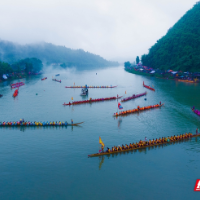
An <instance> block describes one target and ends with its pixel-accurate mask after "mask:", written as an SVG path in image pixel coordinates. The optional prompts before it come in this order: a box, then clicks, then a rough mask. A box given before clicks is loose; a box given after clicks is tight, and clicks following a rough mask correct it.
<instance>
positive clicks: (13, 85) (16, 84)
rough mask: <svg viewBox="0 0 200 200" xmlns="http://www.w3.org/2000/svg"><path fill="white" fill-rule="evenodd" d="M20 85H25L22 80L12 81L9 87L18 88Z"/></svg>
mask: <svg viewBox="0 0 200 200" xmlns="http://www.w3.org/2000/svg"><path fill="white" fill-rule="evenodd" d="M22 85H25V83H24V82H19V83H13V84H11V85H10V87H11V88H18V87H20V86H22Z"/></svg>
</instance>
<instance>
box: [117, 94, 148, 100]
mask: <svg viewBox="0 0 200 200" xmlns="http://www.w3.org/2000/svg"><path fill="white" fill-rule="evenodd" d="M146 94H147V92H144V93H141V94H137V95H135V94H134V95H132V96H131V97H127V98H124V99H122V100H121V102H124V101H129V100H131V99H135V98H138V97H141V96H144V95H146Z"/></svg>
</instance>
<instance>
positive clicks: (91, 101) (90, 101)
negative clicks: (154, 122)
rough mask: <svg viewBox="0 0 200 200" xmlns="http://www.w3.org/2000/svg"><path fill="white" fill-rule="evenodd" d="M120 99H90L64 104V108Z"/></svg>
mask: <svg viewBox="0 0 200 200" xmlns="http://www.w3.org/2000/svg"><path fill="white" fill-rule="evenodd" d="M121 97H122V96H120V97H106V98H99V99H92V98H90V99H89V100H84V101H72V103H70V102H69V103H64V104H63V105H64V106H70V105H77V104H83V103H93V102H100V101H108V100H115V99H120V98H121Z"/></svg>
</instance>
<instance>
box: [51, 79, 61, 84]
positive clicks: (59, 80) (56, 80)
mask: <svg viewBox="0 0 200 200" xmlns="http://www.w3.org/2000/svg"><path fill="white" fill-rule="evenodd" d="M52 81H57V82H60V83H61V80H57V79H52Z"/></svg>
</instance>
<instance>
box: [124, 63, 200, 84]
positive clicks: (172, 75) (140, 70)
mask: <svg viewBox="0 0 200 200" xmlns="http://www.w3.org/2000/svg"><path fill="white" fill-rule="evenodd" d="M127 63H128V64H127ZM124 68H125V70H126V71H127V72H129V73H132V74H137V75H145V76H150V77H156V78H161V79H169V80H177V81H180V82H188V83H199V82H200V72H193V73H192V72H182V71H173V70H170V69H169V70H160V69H153V68H150V67H146V66H143V65H142V64H140V63H139V64H137V65H135V64H133V65H131V64H130V62H125V63H124Z"/></svg>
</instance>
